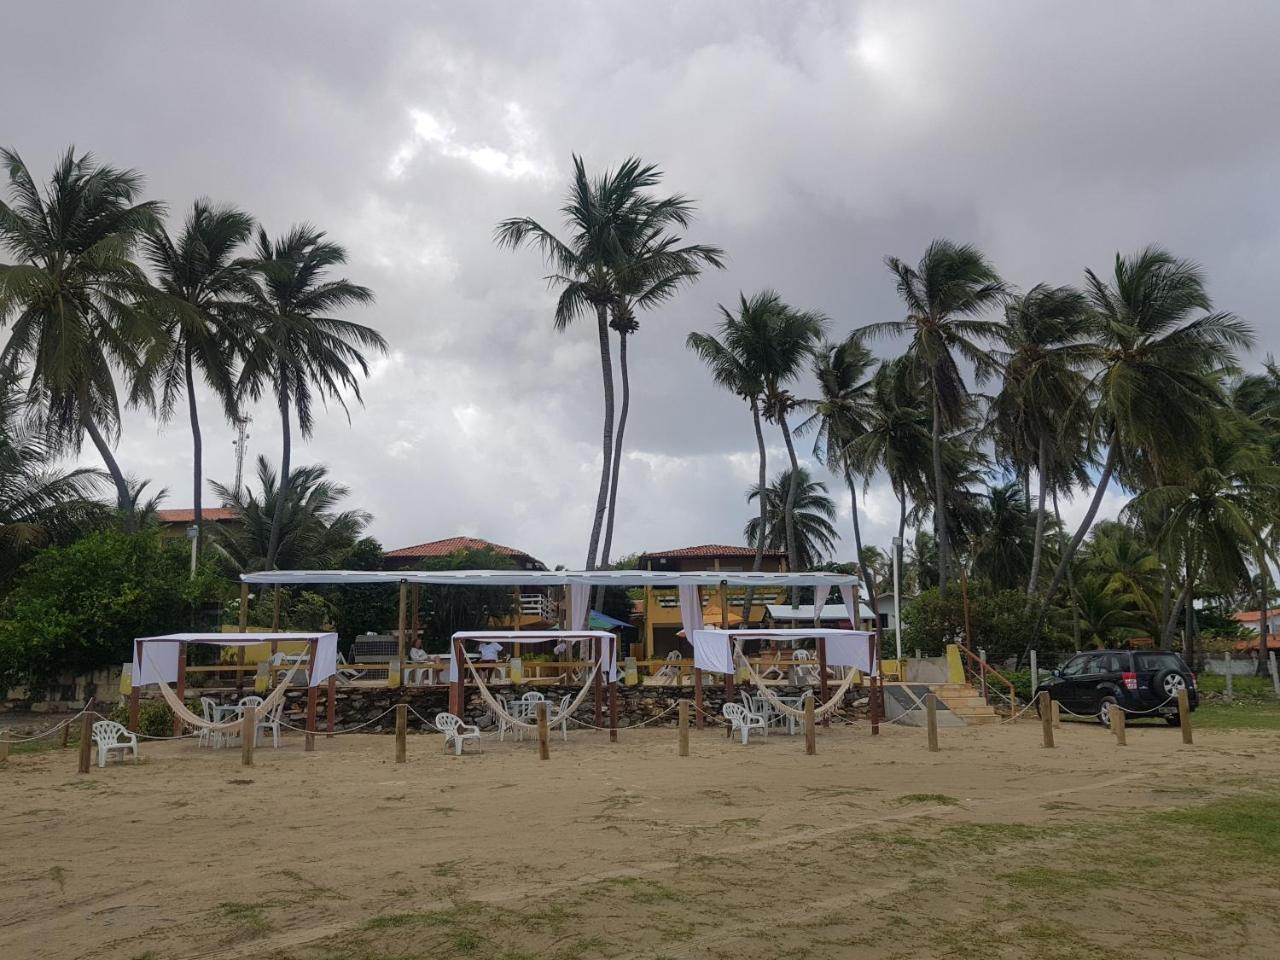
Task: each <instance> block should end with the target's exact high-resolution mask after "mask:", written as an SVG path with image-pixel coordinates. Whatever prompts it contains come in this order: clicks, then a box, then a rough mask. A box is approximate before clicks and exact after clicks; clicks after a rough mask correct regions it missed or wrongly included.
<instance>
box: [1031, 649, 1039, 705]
mask: <svg viewBox="0 0 1280 960" xmlns="http://www.w3.org/2000/svg"><path fill="white" fill-rule="evenodd" d="M1038 686H1040V666H1039V664H1038V663H1037V662H1036V652H1035V651H1034V650H1032V651H1031V695H1032V696H1035V692H1036V687H1038Z"/></svg>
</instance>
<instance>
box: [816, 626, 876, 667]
mask: <svg viewBox="0 0 1280 960" xmlns="http://www.w3.org/2000/svg"><path fill="white" fill-rule="evenodd" d="M874 638H875V634H873V633H867V632H866V631H862V630H860V631H857V632H856V633H848V634H845V635H844V636H829V637H827V638H826V643H827V666H830V667H852V668H853V669H855V670H860V671H862V672H863V673H865V674H867V675H868V676H875V675H876V661H875V654H874V651H873V649H872V648H873V646H874V644H875V639H874Z"/></svg>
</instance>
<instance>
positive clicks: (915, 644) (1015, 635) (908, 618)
mask: <svg viewBox="0 0 1280 960" xmlns="http://www.w3.org/2000/svg"><path fill="white" fill-rule="evenodd" d="M969 625H970V631H971V635H972V642H971V643H970V644H969V646H970V648H971V649H973V650H974V651H975V652H976V651H977V650H978V648H980V647H981V648H983V649H985V650H986V651H987V659H989V660H990V661H991V662H992V663H1000V662H1003V661H1005V660H1007V659H1009V658H1010V657H1016V656H1018V655H1020V654H1021V653H1022V651H1023V650H1024V649H1026V647H1027V645H1028V641H1030V642H1031V646H1032V648H1034V649H1036V650H1038V651H1040V654H1041V659H1042V660H1046V661H1047V660H1049V659H1052V658H1053V657H1055V656H1056V652H1055V651H1053V650H1052V649H1051V647H1052V641H1051V640H1050V638H1049V636H1048V634H1047V632H1046V631H1045V630H1044V629H1043V628H1041V630H1040V632H1039V634H1037V635H1036V636H1035V637H1034V638H1033V637H1032V633H1033V631H1034V630H1035V625H1036V609H1035V607H1034V605H1033V606H1032V608H1031V609H1030V610H1028V609H1027V597H1026V594H1024V593H1022V592H1021V591H1019V590H996V591H991V590H989V589H986V588H984V587H982V586H980V585H977V584H971V585H970V587H969ZM964 636H965V615H964V598H963V596H962V595H961V592H960V589H959V587H958V586H957V585H955V584H953V585H952V586H951V587H950V588H949V589H948V590H947V594H946V596H945V597H944V596H941V595H940V594H939V592H938V590H937V588H933V589H930V590H926V591H924V592H923V593H922V594H920V596H918V597H916V598H915V599H914V600H912V601H911V602H910V603H909V604H907V606H906V607H905V608H904V609H903V611H902V647H903V649H904V650H920V651H921V652H922V653H923V654H924V655H925V656H927V657H937V656H941V655H942V653H943V649H944V648H945V646H946V645H947V644H948V643H957V642H959V643H963V642H964Z"/></svg>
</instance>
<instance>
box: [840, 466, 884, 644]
mask: <svg viewBox="0 0 1280 960" xmlns="http://www.w3.org/2000/svg"><path fill="white" fill-rule="evenodd" d="M844 479H845V483H846V484H848V486H849V509H850V512H851V513H852V514H853V549H854V550H856V551H857V553H858V572H859V573H860V574H861V575H862V582H863V583H865V584H866V585H867V598H868V599H869V600H870V601H871V613H872V615H873V616H874V617H875V618H876V639H877V640H879V637H880V597H879V596H878V594H879V592H880V591H879V590H878V589H877V584H876V582H875V581H874V580H873V579H871V573H870V571H868V569H867V564H866V561H865V560H863V559H862V524H861V523H860V522H859V517H858V490H857V486H856V485H855V484H854V482H853V476H852V474H850V473H849V471H848V470H846V471H845V474H844ZM849 625H850V626H851V627H852V628H853V629H854V630H857V629H858V611H857V610H850V611H849Z"/></svg>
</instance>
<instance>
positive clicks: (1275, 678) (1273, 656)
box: [1269, 650, 1280, 700]
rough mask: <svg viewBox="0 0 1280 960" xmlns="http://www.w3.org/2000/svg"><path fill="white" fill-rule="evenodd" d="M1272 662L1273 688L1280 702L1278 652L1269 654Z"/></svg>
mask: <svg viewBox="0 0 1280 960" xmlns="http://www.w3.org/2000/svg"><path fill="white" fill-rule="evenodd" d="M1269 659H1270V660H1271V686H1272V687H1273V688H1274V689H1275V691H1276V699H1278V700H1280V670H1278V669H1276V652H1275V651H1274V650H1272V651H1271V652H1270V654H1269Z"/></svg>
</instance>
